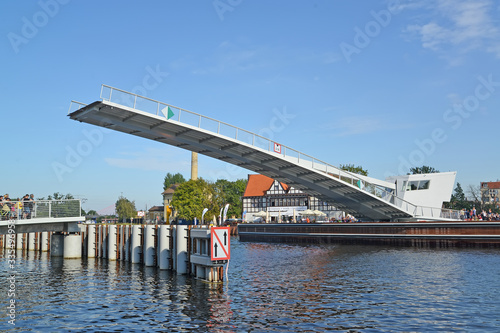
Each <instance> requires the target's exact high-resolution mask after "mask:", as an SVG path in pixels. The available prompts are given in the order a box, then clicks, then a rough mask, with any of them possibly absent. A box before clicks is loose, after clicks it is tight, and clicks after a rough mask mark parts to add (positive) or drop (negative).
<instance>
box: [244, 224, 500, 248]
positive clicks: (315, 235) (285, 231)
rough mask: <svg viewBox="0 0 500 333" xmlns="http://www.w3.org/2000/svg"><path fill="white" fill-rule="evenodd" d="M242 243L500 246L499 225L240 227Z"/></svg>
mask: <svg viewBox="0 0 500 333" xmlns="http://www.w3.org/2000/svg"><path fill="white" fill-rule="evenodd" d="M238 235H239V238H240V241H247V242H281V243H347V244H356V243H357V244H390V245H401V246H430V247H432V246H436V247H449V246H456V247H475V246H477V247H500V222H470V221H467V222H464V221H456V222H397V223H396V222H394V223H392V222H365V223H315V224H311V223H307V224H302V223H290V224H287V223H283V224H253V223H252V224H250V223H244V224H240V225H238Z"/></svg>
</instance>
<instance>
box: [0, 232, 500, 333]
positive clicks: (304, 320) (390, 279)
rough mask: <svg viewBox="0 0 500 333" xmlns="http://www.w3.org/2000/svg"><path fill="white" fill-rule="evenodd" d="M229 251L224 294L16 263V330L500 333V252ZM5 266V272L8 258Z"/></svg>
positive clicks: (73, 265) (50, 262)
mask: <svg viewBox="0 0 500 333" xmlns="http://www.w3.org/2000/svg"><path fill="white" fill-rule="evenodd" d="M231 242H232V250H231V252H232V253H231V254H232V258H233V259H231V261H230V263H229V270H228V275H229V281H227V282H225V283H223V284H209V283H205V282H203V281H199V280H195V279H192V278H190V277H187V276H181V275H177V274H175V272H170V271H160V270H158V269H156V268H151V267H144V266H142V265H138V264H130V263H125V262H120V261H107V260H101V259H83V260H63V259H62V258H50V257H49V256H48V255H47V254H46V253H42V254H39V253H35V252H28V253H27V252H24V253H23V252H22V251H21V252H18V259H17V266H18V271H19V273H18V290H19V293H18V301H19V308H18V309H19V312H18V320H17V322H16V324H17V325H16V330H19V331H24V330H27V329H33V330H35V331H58V330H75V331H83V332H85V331H95V330H99V331H116V330H130V331H134V330H135V331H140V330H146V331H159V332H174V331H179V330H189V331H194V332H207V331H209V332H234V331H245V332H246V331H255V332H262V331H266V332H268V331H273V332H274V331H278V332H279V331H283V332H285V331H286V332H289V331H290V330H292V331H309V332H323V331H325V330H341V331H370V330H373V331H439V330H442V331H460V330H464V331H471V330H480V331H484V330H490V331H497V330H498V329H499V328H500V322H499V320H498V319H497V317H498V316H497V313H498V311H499V310H500V297H499V296H498V295H500V290H499V289H500V284H498V283H497V277H498V275H499V273H500V253H499V251H498V250H473V249H472V250H470V249H467V250H464V249H434V250H429V249H416V248H390V247H381V246H380V247H376V246H373V247H371V246H360V245H356V246H346V245H337V246H336V245H324V246H319V245H310V246H302V245H286V244H266V243H239V242H238V241H237V239H232V240H231ZM1 254H2V252H1V251H0V255H1ZM0 263H1V265H2V267H6V260H5V258H2V259H0ZM6 272H7V269H4V270H3V271H2V273H0V274H1V276H2V278H3V277H5V274H6ZM6 292H7V290H6V286H5V285H1V286H0V293H1V295H5V294H6ZM0 302H2V303H0V305H1V306H2V308H5V305H6V303H5V300H4V297H0ZM5 325H6V321H5V319H4V317H2V318H1V320H0V327H5Z"/></svg>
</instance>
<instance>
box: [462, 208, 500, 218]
mask: <svg viewBox="0 0 500 333" xmlns="http://www.w3.org/2000/svg"><path fill="white" fill-rule="evenodd" d="M460 218H461V219H462V220H466V221H500V214H499V213H496V214H495V213H493V212H492V211H491V209H488V211H486V210H484V209H483V210H482V211H481V212H478V211H477V210H476V207H472V209H471V210H466V209H462V212H461V213H460Z"/></svg>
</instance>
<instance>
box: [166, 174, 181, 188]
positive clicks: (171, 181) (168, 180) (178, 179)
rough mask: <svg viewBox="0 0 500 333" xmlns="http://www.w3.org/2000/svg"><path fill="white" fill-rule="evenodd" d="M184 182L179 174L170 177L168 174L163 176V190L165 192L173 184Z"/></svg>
mask: <svg viewBox="0 0 500 333" xmlns="http://www.w3.org/2000/svg"><path fill="white" fill-rule="evenodd" d="M184 182H186V179H184V176H183V175H181V174H180V173H176V174H175V175H172V174H171V173H170V172H169V173H167V175H166V176H165V179H164V180H163V190H166V189H167V188H169V187H170V186H172V185H174V184H182V183H184Z"/></svg>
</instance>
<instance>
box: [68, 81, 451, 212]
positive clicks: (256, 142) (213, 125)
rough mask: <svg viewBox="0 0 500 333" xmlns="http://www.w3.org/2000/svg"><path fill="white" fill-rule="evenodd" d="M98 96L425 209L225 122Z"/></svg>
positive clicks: (143, 101)
mask: <svg viewBox="0 0 500 333" xmlns="http://www.w3.org/2000/svg"><path fill="white" fill-rule="evenodd" d="M100 98H101V99H102V100H103V101H108V102H112V103H117V104H120V105H124V106H128V107H130V108H133V109H136V110H140V111H144V112H148V113H151V114H154V115H157V116H164V117H165V118H166V119H167V120H169V119H172V120H175V121H178V122H181V123H183V124H186V125H190V126H193V127H196V128H199V129H203V130H206V131H210V132H212V133H217V134H219V135H224V136H226V137H229V138H231V139H235V140H238V141H240V142H243V143H246V144H249V145H251V146H253V147H257V148H260V149H262V150H265V151H269V152H272V153H276V154H278V155H281V156H283V157H285V158H286V159H287V160H289V161H291V162H295V163H297V164H300V165H301V166H304V167H310V168H312V169H315V170H318V171H321V172H325V173H327V174H328V175H330V176H333V177H336V178H338V179H340V180H342V181H344V182H346V183H349V184H351V185H353V186H357V187H359V188H360V189H361V190H364V191H365V192H368V193H372V194H374V195H376V196H377V197H379V198H380V199H382V200H385V201H387V202H389V203H392V204H394V205H395V206H397V207H399V208H400V209H402V210H404V211H406V212H408V213H409V214H412V215H414V216H417V215H418V214H421V213H422V212H424V211H425V209H424V208H425V207H419V206H416V205H414V204H412V203H410V202H408V201H405V200H403V199H401V198H399V197H397V196H396V195H395V194H394V193H393V192H392V191H387V190H386V189H385V188H383V187H381V186H380V185H377V184H371V183H369V182H366V181H364V180H361V179H360V178H359V176H357V175H356V174H355V173H351V172H348V171H345V170H342V169H340V168H338V167H336V166H334V165H331V164H329V163H326V162H324V161H322V160H319V159H316V158H314V157H312V156H310V155H307V154H304V153H302V152H300V151H298V150H296V149H293V148H291V147H288V146H285V145H282V144H280V143H278V142H276V141H273V140H270V139H268V138H266V137H263V136H260V135H258V134H255V133H252V132H250V131H247V130H244V129H242V128H239V127H236V126H233V125H230V124H228V123H225V122H222V121H219V120H216V119H213V118H210V117H206V116H204V115H201V114H199V113H195V112H192V111H189V110H186V109H183V108H180V107H177V106H174V105H171V104H167V103H163V102H160V101H157V100H154V99H151V98H148V97H144V96H140V95H137V94H134V93H130V92H128V91H125V90H121V89H117V88H114V87H111V86H108V85H104V84H103V85H102V86H101V94H100ZM72 103H73V102H72ZM74 103H75V105H76V106H78V104H81V105H83V103H79V102H74ZM439 214H441V215H443V214H445V213H444V212H440V213H439ZM446 214H448V213H446ZM434 215H435V214H434Z"/></svg>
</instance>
